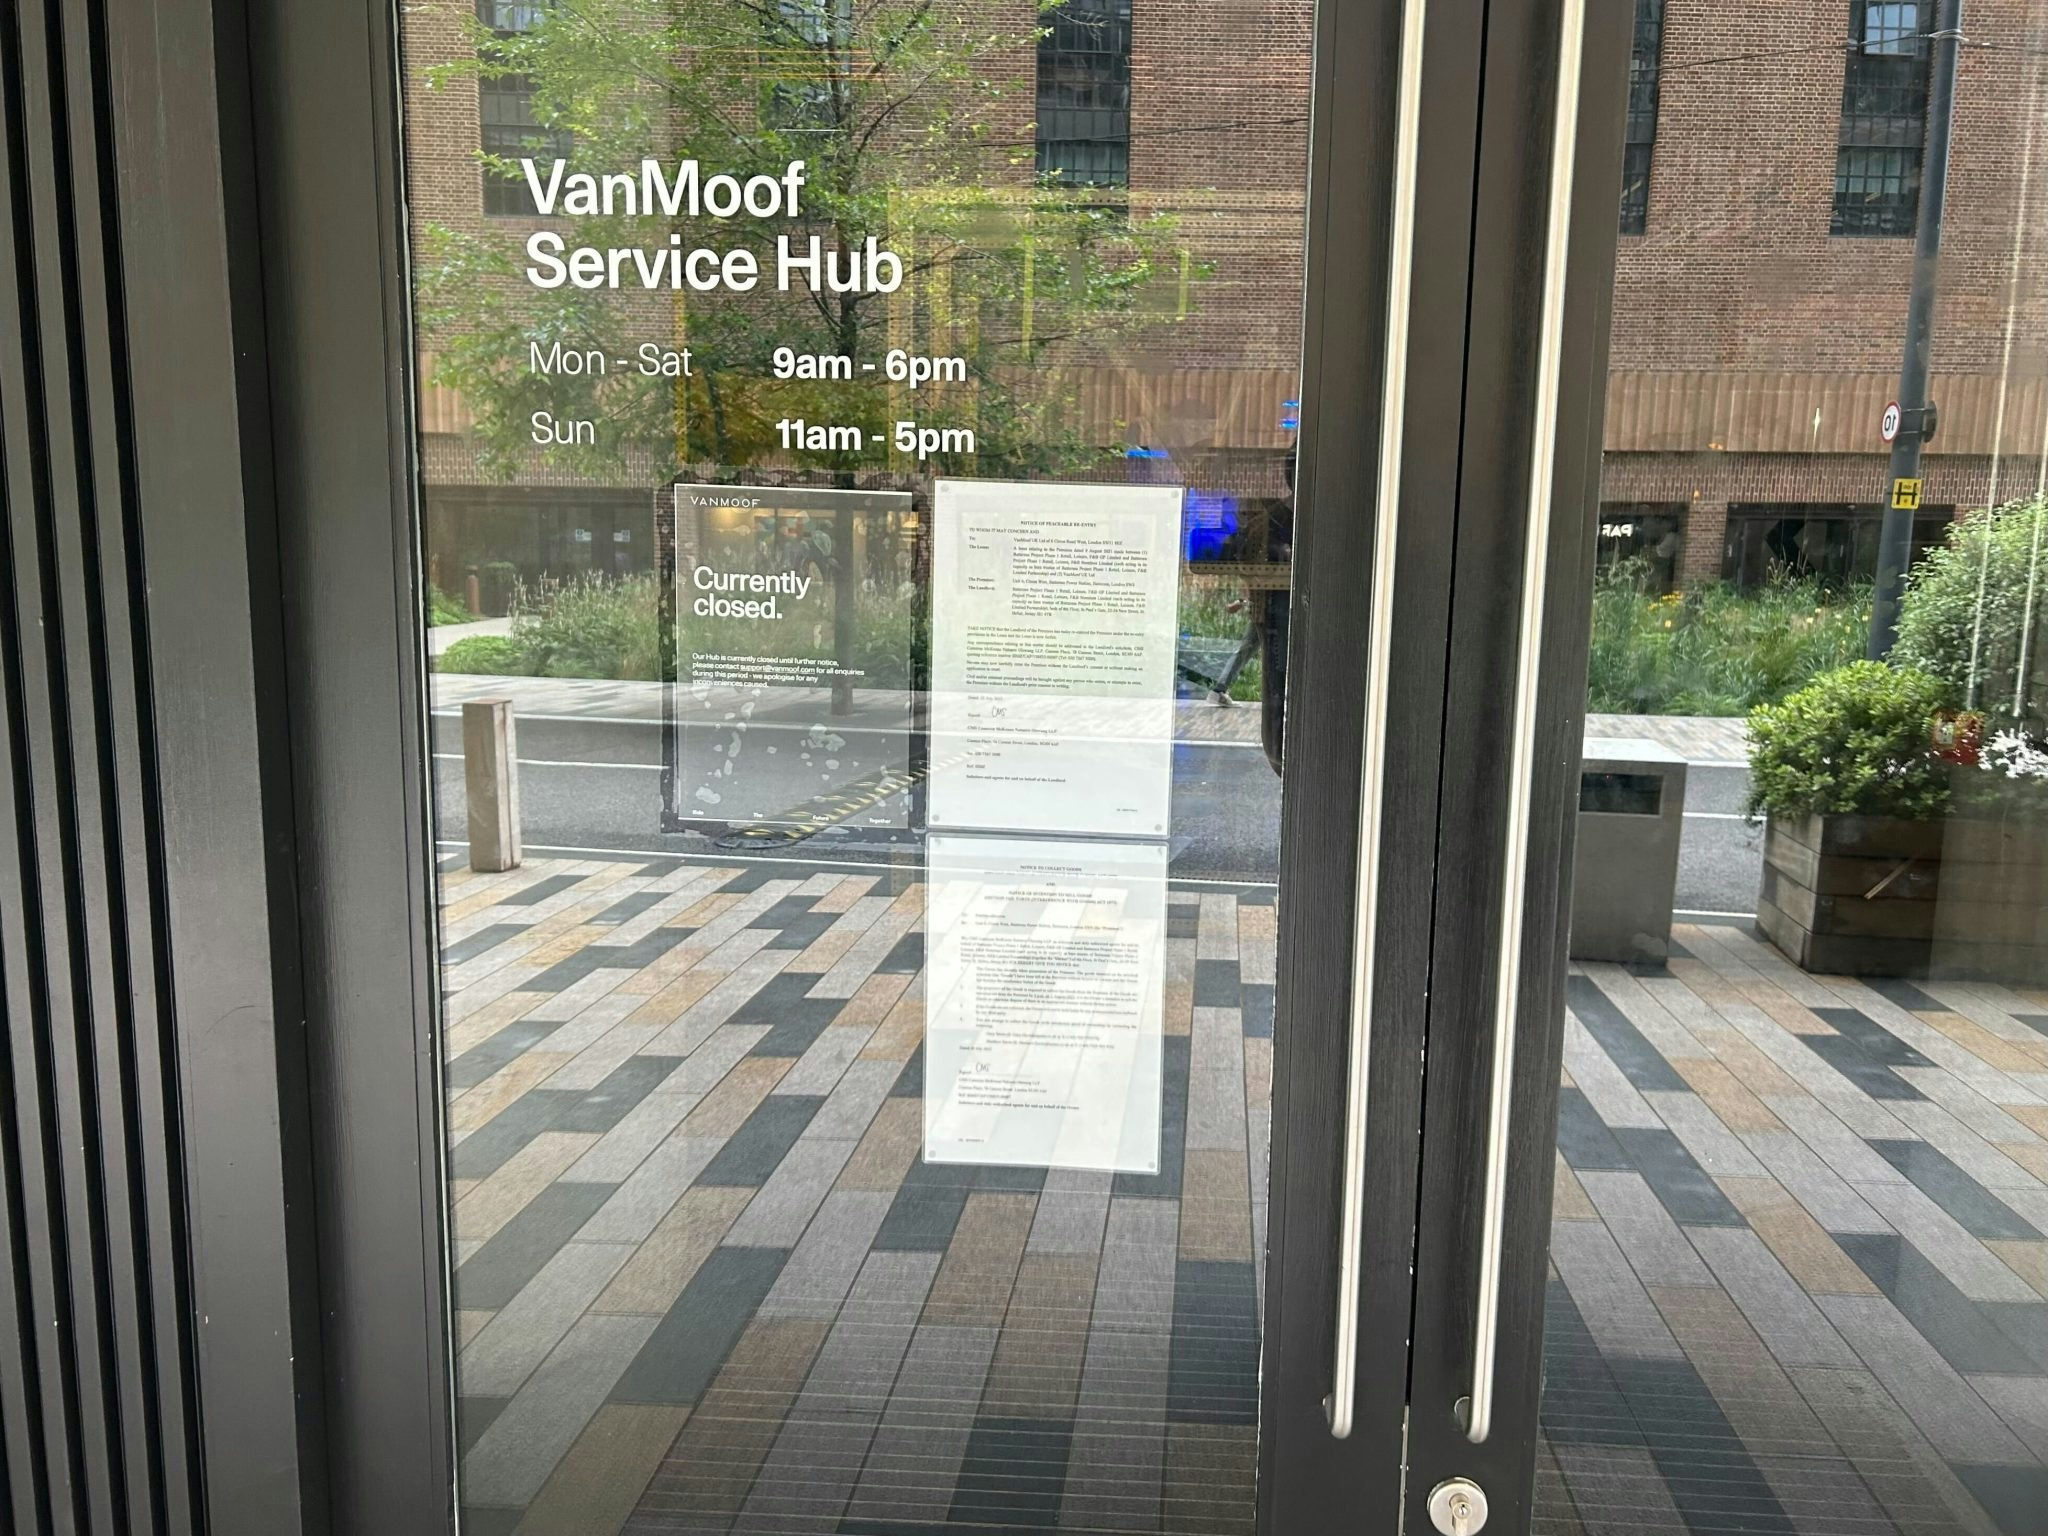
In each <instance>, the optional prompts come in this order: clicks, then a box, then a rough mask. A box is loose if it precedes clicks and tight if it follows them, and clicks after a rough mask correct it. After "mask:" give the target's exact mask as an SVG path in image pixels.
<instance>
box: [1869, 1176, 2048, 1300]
mask: <svg viewBox="0 0 2048 1536" xmlns="http://www.w3.org/2000/svg"><path fill="white" fill-rule="evenodd" d="M1858 1193H1860V1194H1861V1195H1862V1196H1863V1198H1864V1199H1865V1200H1867V1201H1869V1202H1870V1204H1871V1205H1872V1206H1874V1207H1875V1208H1876V1210H1877V1213H1878V1214H1879V1215H1880V1216H1882V1217H1884V1218H1885V1220H1887V1221H1889V1222H1890V1223H1891V1224H1892V1226H1893V1227H1895V1228H1896V1229H1897V1230H1898V1232H1899V1233H1900V1235H1901V1236H1903V1237H1905V1238H1906V1239H1907V1240H1908V1241H1909V1242H1911V1243H1912V1245H1913V1246H1914V1247H1915V1248H1917V1249H1919V1251H1920V1252H1921V1253H1922V1254H1924V1255H1925V1256H1926V1257H1927V1258H1928V1259H1929V1260H1930V1261H1931V1262H1932V1263H1933V1264H1934V1266H1935V1267H1936V1268H1937V1269H1939V1270H1940V1271H1941V1272H1942V1273H1943V1274H1945V1275H1947V1276H1948V1277H1949V1279H1950V1280H1952V1281H1953V1282H1954V1283H1955V1285H1956V1288H1957V1289H1958V1290H1960V1291H1961V1292H1962V1293H1963V1294H1964V1295H1965V1296H1968V1297H1970V1298H1971V1299H1972V1300H1974V1301H2021V1302H2027V1301H2036V1300H2038V1299H2039V1298H2038V1297H2037V1296H2036V1295H2035V1293H2034V1290H2033V1287H2031V1286H2029V1285H2028V1284H2027V1283H2026V1281H2024V1280H2022V1279H2020V1277H2019V1276H2018V1275H2016V1274H2014V1273H2013V1272H2012V1270H2011V1269H2009V1268H2007V1267H2006V1264H2005V1262H2004V1261H2003V1260H2002V1259H2000V1258H1999V1257H1998V1256H1997V1255H1996V1254H1994V1253H1993V1252H1992V1251H1991V1250H1990V1249H1988V1248H1986V1247H1985V1246H1984V1245H1983V1244H1982V1243H1981V1242H1979V1241H1978V1240H1977V1239H1976V1238H1974V1237H1972V1236H1971V1235H1970V1233H1969V1231H1968V1229H1967V1228H1965V1227H1964V1226H1963V1225H1962V1223H1961V1222H1959V1221H1957V1220H1956V1219H1955V1218H1954V1217H1953V1216H1951V1215H1949V1214H1948V1212H1946V1211H1944V1210H1943V1209H1942V1208H1941V1207H1940V1206H1938V1205H1936V1204H1935V1203H1934V1201H1933V1200H1931V1199H1929V1198H1928V1197H1927V1195H1926V1193H1925V1192H1923V1191H1922V1190H1921V1189H1920V1188H1919V1187H1918V1186H1917V1185H1913V1184H1865V1185H1860V1186H1858Z"/></svg>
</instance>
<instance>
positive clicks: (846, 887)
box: [811, 875, 875, 912]
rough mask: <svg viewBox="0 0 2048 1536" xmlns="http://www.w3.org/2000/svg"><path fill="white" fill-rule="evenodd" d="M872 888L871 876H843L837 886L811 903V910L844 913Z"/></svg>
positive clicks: (873, 878) (873, 883)
mask: <svg viewBox="0 0 2048 1536" xmlns="http://www.w3.org/2000/svg"><path fill="white" fill-rule="evenodd" d="M874 888H875V877H874V876H873V875H843V876H841V877H840V880H839V883H838V884H837V885H835V886H833V887H832V889H831V890H829V891H827V892H826V893H825V894H824V895H822V896H820V897H819V898H818V899H817V900H816V901H814V902H812V903H811V910H812V911H813V912H844V911H846V910H847V909H848V908H850V907H851V906H852V905H853V904H854V903H855V902H856V901H859V900H860V899H861V898H862V897H863V896H865V895H867V894H868V892H870V891H872V890H873V889H874Z"/></svg>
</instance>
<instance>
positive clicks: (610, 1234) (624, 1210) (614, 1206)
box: [583, 1136, 724, 1243]
mask: <svg viewBox="0 0 2048 1536" xmlns="http://www.w3.org/2000/svg"><path fill="white" fill-rule="evenodd" d="M723 1145H724V1143H723V1142H721V1141H720V1140H719V1139H718V1138H716V1137H712V1136H670V1137H669V1138H668V1139H667V1140H666V1141H664V1142H662V1143H661V1144H660V1145H659V1146H657V1147H656V1148H655V1149H654V1150H653V1151H652V1152H650V1153H648V1154H647V1156H646V1157H645V1158H644V1159H642V1160H641V1163H640V1166H639V1167H637V1168H635V1169H634V1170H633V1171H632V1173H630V1174H629V1175H627V1177H626V1180H625V1182H624V1183H622V1184H620V1185H619V1187H618V1188H617V1189H615V1190H613V1191H612V1197H611V1198H610V1199H609V1200H607V1201H605V1203H604V1204H603V1206H601V1207H600V1208H599V1210H598V1213H597V1214H596V1215H595V1216H593V1217H591V1218H590V1220H589V1222H588V1223H586V1224H585V1226H584V1229H583V1236H584V1237H585V1238H587V1239H589V1240H590V1241H592V1242H625V1243H639V1242H645V1241H646V1239H647V1237H648V1234H650V1233H651V1232H653V1231H654V1229H655V1227H656V1226H658V1225H659V1224H660V1222H661V1218H662V1217H664V1216H666V1215H667V1214H668V1212H669V1207H671V1206H672V1205H674V1204H675V1203H676V1201H678V1200H680V1199H681V1198H682V1197H683V1191H684V1190H686V1189H688V1188H689V1187H690V1185H691V1184H692V1183H694V1182H695V1180H696V1178H697V1175H698V1174H699V1173H701V1172H703V1170H704V1169H705V1168H706V1167H708V1166H709V1165H710V1162H711V1160H712V1158H714V1157H716V1156H717V1155H718V1151H719V1148H720V1147H721V1146H723ZM591 1150H592V1151H595V1150H596V1148H594V1147H593V1148H592V1149H591ZM585 1155H586V1156H587V1155H588V1154H585Z"/></svg>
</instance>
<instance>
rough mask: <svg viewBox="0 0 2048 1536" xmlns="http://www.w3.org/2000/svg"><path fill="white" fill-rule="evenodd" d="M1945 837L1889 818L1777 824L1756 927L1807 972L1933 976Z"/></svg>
mask: <svg viewBox="0 0 2048 1536" xmlns="http://www.w3.org/2000/svg"><path fill="white" fill-rule="evenodd" d="M1942 830H1943V829H1942V824H1941V823H1940V822H1930V821H1895V820H1893V819H1891V818H1890V817H1884V816H1799V817H1781V816H1773V817H1771V818H1770V819H1769V820H1768V821H1767V822H1766V823H1765V831H1764V878H1763V890H1762V892H1761V894H1760V895H1759V897H1758V899H1757V914H1756V916H1757V925H1758V926H1759V927H1760V928H1762V929H1763V931H1764V936H1765V937H1766V938H1768V939H1769V940H1770V941H1771V942H1772V943H1773V944H1775V945H1777V946H1778V948H1779V949H1781V950H1783V951H1784V952H1785V954H1786V956H1787V957H1788V958H1789V959H1791V961H1792V962H1793V964H1795V965H1797V966H1799V967H1800V969H1802V970H1807V971H1821V972H1827V973H1831V974H1834V975H1846V976H1918V975H1924V974H1926V971H1927V968H1928V963H1929V961H1930V960H1931V959H1932V957H1933V951H1934V933H1935V912H1936V906H1937V903H1936V899H1935V898H1936V897H1937V895H1938V894H1939V891H1940V885H1941V877H1942Z"/></svg>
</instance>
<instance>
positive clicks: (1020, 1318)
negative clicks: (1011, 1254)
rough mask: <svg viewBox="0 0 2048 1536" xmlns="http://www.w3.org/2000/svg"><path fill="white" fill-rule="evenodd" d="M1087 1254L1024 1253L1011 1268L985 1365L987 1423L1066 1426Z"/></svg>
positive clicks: (1089, 1274) (1084, 1328) (1090, 1281)
mask: <svg viewBox="0 0 2048 1536" xmlns="http://www.w3.org/2000/svg"><path fill="white" fill-rule="evenodd" d="M1095 1267H1096V1261H1095V1256H1094V1255H1093V1254H1085V1255H1084V1254H1056V1253H1027V1254H1026V1255H1025V1256H1024V1262H1023V1263H1022V1264H1020V1265H1018V1266H1017V1284H1016V1286H1015V1288H1014V1289H1013V1290H1012V1292H1011V1295H1010V1310H1009V1313H1008V1315H1007V1316H1006V1317H1005V1319H1004V1325H1003V1333H1002V1337H1001V1338H1000V1339H999V1340H998V1341H997V1343H996V1353H995V1359H994V1360H993V1361H992V1362H991V1363H990V1365H989V1373H988V1383H987V1385H986V1386H985V1387H984V1388H983V1391H982V1400H981V1411H982V1413H983V1414H984V1415H988V1416H1001V1417H1016V1418H1033V1419H1035V1418H1047V1419H1064V1418H1070V1417H1071V1416H1072V1415H1073V1411H1074V1398H1075V1394H1076V1393H1077V1392H1078V1390H1079V1389H1080V1385H1081V1367H1082V1364H1083V1362H1084V1361H1085V1359H1086V1357H1087V1352H1088V1319H1089V1315H1090V1311H1091V1309H1092V1307H1093V1305H1094V1297H1095Z"/></svg>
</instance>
